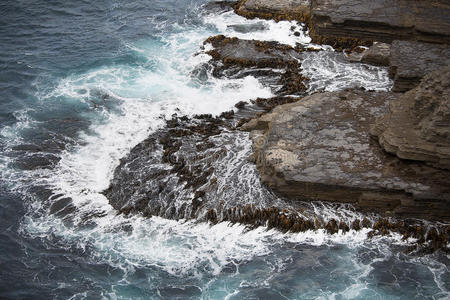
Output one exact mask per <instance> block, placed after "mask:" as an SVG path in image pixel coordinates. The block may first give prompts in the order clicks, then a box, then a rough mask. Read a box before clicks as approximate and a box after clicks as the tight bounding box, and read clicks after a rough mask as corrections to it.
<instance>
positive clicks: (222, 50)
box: [204, 35, 301, 68]
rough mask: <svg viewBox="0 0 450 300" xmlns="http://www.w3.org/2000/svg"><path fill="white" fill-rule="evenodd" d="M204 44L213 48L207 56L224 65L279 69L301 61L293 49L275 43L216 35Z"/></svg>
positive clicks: (299, 55)
mask: <svg viewBox="0 0 450 300" xmlns="http://www.w3.org/2000/svg"><path fill="white" fill-rule="evenodd" d="M204 43H205V44H208V43H210V44H211V45H212V46H213V47H214V49H213V50H211V51H208V54H209V55H211V56H212V57H213V58H214V59H217V60H221V61H222V62H223V63H224V64H225V65H227V64H228V65H231V64H235V65H240V66H241V67H271V68H281V67H285V66H297V65H298V61H299V60H300V59H301V54H300V53H298V52H297V51H296V50H295V49H294V48H292V47H291V46H288V45H283V44H279V43H277V42H266V41H256V40H243V39H238V38H229V37H225V36H223V35H217V36H212V37H209V38H208V39H207V40H205V42H204Z"/></svg>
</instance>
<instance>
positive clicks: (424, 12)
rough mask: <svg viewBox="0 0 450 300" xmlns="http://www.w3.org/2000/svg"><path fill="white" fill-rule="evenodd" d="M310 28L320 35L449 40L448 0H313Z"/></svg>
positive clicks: (436, 41)
mask: <svg viewBox="0 0 450 300" xmlns="http://www.w3.org/2000/svg"><path fill="white" fill-rule="evenodd" d="M311 29H312V30H311V31H312V35H313V36H315V37H316V39H320V37H324V38H334V39H340V38H343V39H347V38H356V39H362V40H373V41H381V42H387V43H390V42H392V41H393V40H396V39H399V40H417V41H422V42H431V43H446V44H448V43H449V42H450V3H449V2H448V1H446V0H433V1H410V0H395V1H392V0H363V1H361V0H337V1H329V0H313V1H312V3H311Z"/></svg>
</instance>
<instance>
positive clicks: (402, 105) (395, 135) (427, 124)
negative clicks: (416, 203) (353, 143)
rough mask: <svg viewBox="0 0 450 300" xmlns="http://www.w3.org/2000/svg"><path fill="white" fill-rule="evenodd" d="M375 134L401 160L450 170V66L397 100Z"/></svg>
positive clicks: (434, 73) (425, 78)
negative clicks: (421, 162) (415, 161)
mask: <svg viewBox="0 0 450 300" xmlns="http://www.w3.org/2000/svg"><path fill="white" fill-rule="evenodd" d="M372 133H373V134H374V135H376V136H377V137H378V141H379V142H380V144H381V145H382V146H383V148H384V149H385V150H386V151H388V152H390V153H393V154H395V155H397V156H398V157H400V158H403V159H410V160H418V161H424V162H428V163H430V164H432V165H434V166H436V167H439V168H444V169H448V170H450V67H446V68H443V69H439V70H437V71H435V72H432V73H430V74H428V75H427V76H425V77H424V79H423V80H422V81H421V83H420V85H419V86H418V87H416V88H415V89H413V90H411V91H409V92H407V93H405V94H403V95H402V96H401V97H399V98H398V99H397V100H395V101H393V102H392V103H391V105H390V111H389V113H388V114H386V115H385V116H383V117H381V118H380V119H378V120H377V122H376V124H375V126H374V127H373V128H372ZM443 175H445V174H443ZM446 175H447V176H450V174H446Z"/></svg>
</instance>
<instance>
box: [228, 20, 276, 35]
mask: <svg viewBox="0 0 450 300" xmlns="http://www.w3.org/2000/svg"><path fill="white" fill-rule="evenodd" d="M227 27H228V28H231V29H233V30H234V31H236V32H241V33H249V32H254V31H263V30H266V29H268V28H267V25H266V24H265V23H263V22H258V23H253V24H234V25H228V26H227Z"/></svg>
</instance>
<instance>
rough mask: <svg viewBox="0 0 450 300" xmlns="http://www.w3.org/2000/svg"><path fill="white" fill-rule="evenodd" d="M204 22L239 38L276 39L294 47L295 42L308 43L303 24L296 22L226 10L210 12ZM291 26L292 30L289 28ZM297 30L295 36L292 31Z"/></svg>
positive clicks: (224, 33)
mask: <svg viewBox="0 0 450 300" xmlns="http://www.w3.org/2000/svg"><path fill="white" fill-rule="evenodd" d="M204 20H205V23H207V24H213V25H214V26H215V27H216V28H217V30H218V31H219V33H220V34H223V35H226V36H233V37H238V38H241V39H250V40H261V41H276V42H279V43H282V44H286V45H290V46H293V47H295V46H296V45H297V44H308V43H309V42H311V38H310V37H309V36H307V35H305V33H304V32H303V26H304V25H301V24H298V23H297V22H292V21H279V22H275V21H273V20H262V19H253V20H249V19H246V18H244V17H241V16H239V15H236V14H235V13H234V12H232V11H230V12H226V13H223V14H220V15H216V14H210V15H207V16H205V18H204ZM245 26H247V27H248V28H256V29H258V28H259V30H255V29H253V30H250V31H249V32H245V31H246V30H236V28H243V29H244V28H245ZM291 28H292V29H293V30H291ZM295 32H297V35H298V36H296V35H295V34H294V33H295Z"/></svg>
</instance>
